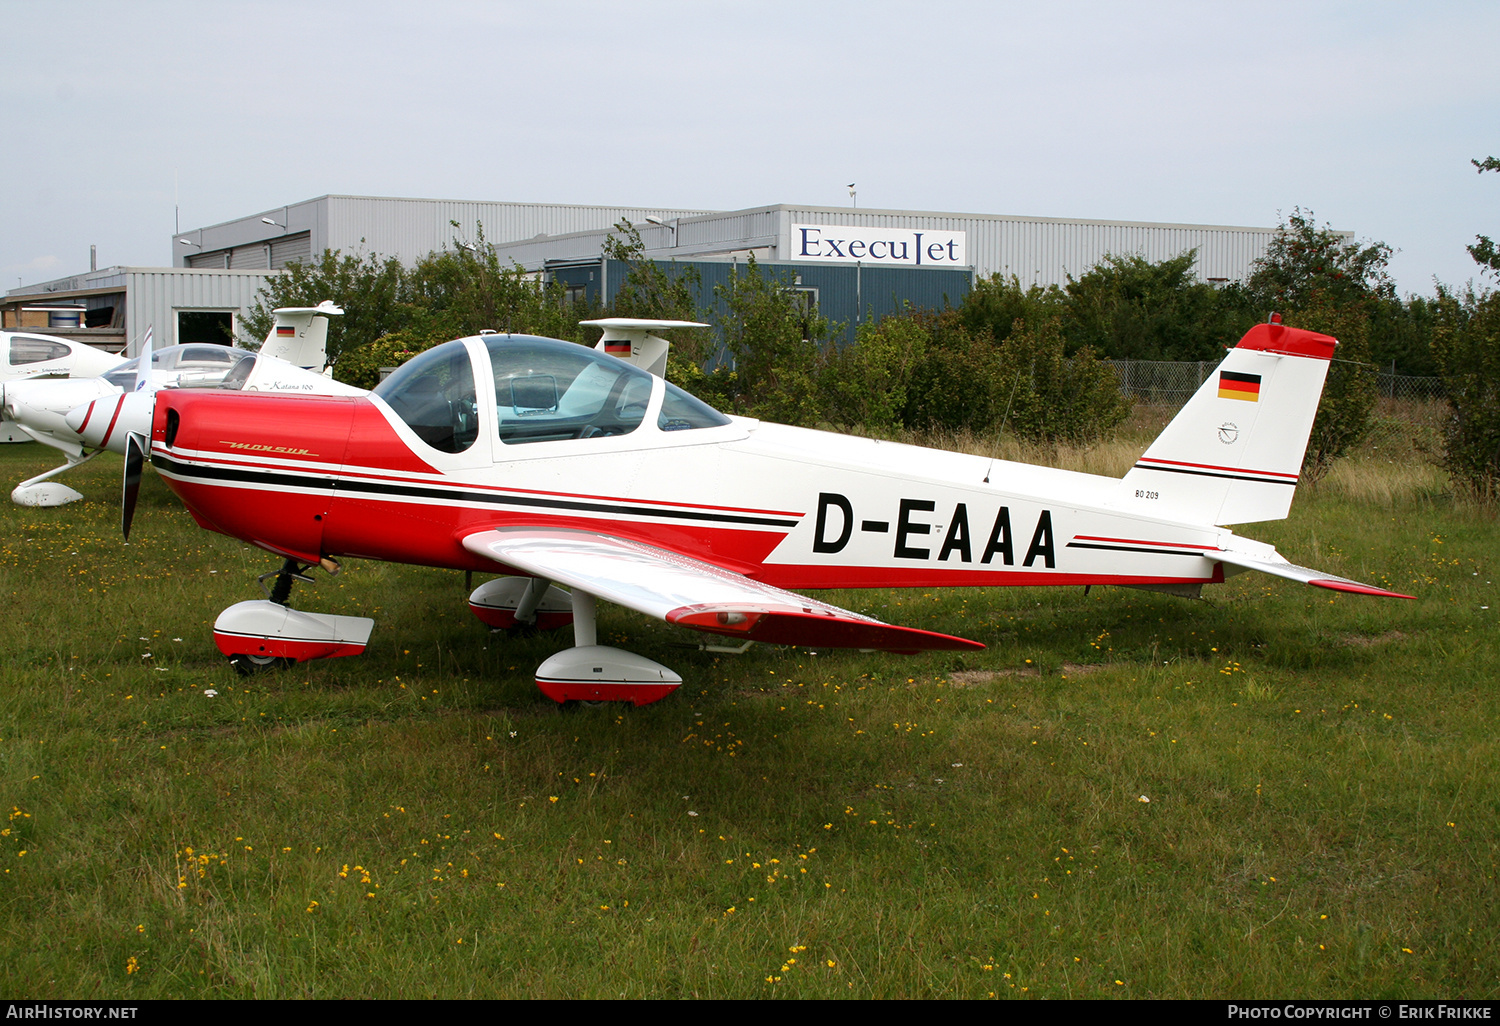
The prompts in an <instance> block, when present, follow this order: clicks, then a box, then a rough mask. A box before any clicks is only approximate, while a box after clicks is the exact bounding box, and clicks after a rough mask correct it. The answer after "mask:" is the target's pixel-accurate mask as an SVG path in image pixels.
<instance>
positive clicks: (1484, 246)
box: [1469, 157, 1500, 274]
mask: <svg viewBox="0 0 1500 1026" xmlns="http://www.w3.org/2000/svg"><path fill="white" fill-rule="evenodd" d="M1469 163H1470V164H1473V165H1474V167H1475V170H1476V172H1477V173H1478V174H1481V175H1482V174H1484V173H1485V172H1486V171H1500V159H1496V158H1495V157H1485V158H1484V159H1483V160H1471V161H1469ZM1474 240H1475V241H1474V245H1472V246H1470V247H1469V255H1470V256H1471V257H1473V258H1474V260H1475V262H1476V263H1478V264H1479V266H1481V267H1483V268H1484V269H1485V270H1486V271H1490V272H1492V273H1495V274H1500V249H1497V248H1496V246H1495V244H1494V243H1493V242H1492V241H1490V237H1489V236H1488V235H1476V236H1475V237H1474Z"/></svg>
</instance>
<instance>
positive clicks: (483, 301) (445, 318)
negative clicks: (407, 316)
mask: <svg viewBox="0 0 1500 1026" xmlns="http://www.w3.org/2000/svg"><path fill="white" fill-rule="evenodd" d="M451 223H452V225H453V227H454V228H457V227H458V222H456V221H454V222H451ZM408 293H409V301H410V303H411V306H412V308H413V316H412V330H414V331H416V332H417V333H418V334H421V335H432V336H441V337H442V341H447V340H448V339H452V338H461V337H464V336H466V335H477V334H479V333H480V332H481V331H485V330H490V331H502V332H514V333H517V334H532V335H546V336H549V337H551V338H561V339H568V340H570V341H575V342H576V341H581V340H582V332H581V330H580V329H579V327H578V322H579V321H580V320H585V319H587V318H588V317H589V316H590V315H591V314H594V313H596V312H597V311H595V310H592V309H590V308H588V307H586V306H584V305H583V304H573V303H568V302H567V301H566V293H565V290H564V287H563V286H562V284H561V283H556V282H554V283H553V284H552V285H550V286H548V285H543V284H542V283H541V282H540V281H539V280H537V278H536V276H535V275H533V274H531V273H530V272H528V271H526V270H525V269H524V268H523V267H521V266H520V265H519V264H513V265H512V266H510V267H504V266H502V265H501V263H500V258H499V256H498V255H497V254H496V252H495V247H494V246H492V245H490V244H489V243H487V242H486V241H485V238H484V226H483V225H482V224H481V225H479V227H478V231H477V238H476V240H475V241H474V243H472V244H470V243H468V242H465V241H463V240H461V239H457V238H455V239H454V240H453V246H452V248H451V249H443V250H439V251H437V252H433V253H429V254H428V255H427V256H425V257H423V258H422V259H421V260H419V261H417V263H416V264H415V265H414V266H413V267H412V269H411V271H410V272H409V274H408Z"/></svg>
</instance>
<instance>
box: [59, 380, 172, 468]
mask: <svg viewBox="0 0 1500 1026" xmlns="http://www.w3.org/2000/svg"><path fill="white" fill-rule="evenodd" d="M155 409H156V396H155V394H154V393H151V392H124V393H121V394H119V395H112V396H106V397H104V398H102V399H96V400H94V401H93V402H91V403H85V404H84V405H82V406H79V407H76V408H74V409H72V410H70V411H68V414H67V416H66V417H64V418H63V419H64V420H65V421H66V422H67V425H68V427H69V428H71V429H72V430H73V431H74V432H76V433H77V434H78V436H79V437H80V438H82V439H83V443H84V444H85V445H87V446H89V447H90V448H93V449H108V450H109V451H110V452H117V453H120V454H121V455H123V454H124V452H125V439H126V437H127V436H129V435H131V434H137V435H143V436H145V435H150V434H151V417H152V414H153V413H154V412H155Z"/></svg>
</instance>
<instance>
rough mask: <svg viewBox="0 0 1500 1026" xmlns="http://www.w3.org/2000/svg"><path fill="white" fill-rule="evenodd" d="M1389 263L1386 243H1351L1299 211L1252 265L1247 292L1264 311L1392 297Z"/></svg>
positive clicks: (1306, 213)
mask: <svg viewBox="0 0 1500 1026" xmlns="http://www.w3.org/2000/svg"><path fill="white" fill-rule="evenodd" d="M1390 259H1391V247H1389V246H1387V245H1386V244H1385V243H1383V242H1366V243H1359V242H1354V241H1352V240H1350V239H1346V238H1344V236H1343V235H1341V234H1339V233H1338V232H1335V231H1334V230H1333V228H1332V227H1331V226H1329V225H1324V226H1323V227H1322V228H1319V227H1318V224H1317V219H1316V218H1315V217H1314V215H1313V212H1312V211H1311V210H1309V211H1306V212H1303V210H1302V208H1301V207H1297V208H1296V209H1294V210H1293V211H1292V215H1291V217H1289V218H1287V219H1286V220H1285V221H1283V222H1281V224H1279V225H1278V226H1277V227H1276V235H1275V236H1274V237H1273V238H1272V239H1271V244H1270V246H1269V247H1267V249H1266V252H1265V255H1263V256H1261V257H1260V258H1259V259H1257V260H1256V261H1255V263H1254V264H1253V265H1252V268H1253V269H1252V271H1251V273H1250V278H1249V280H1248V281H1247V282H1246V288H1247V290H1248V291H1249V293H1250V296H1251V298H1252V300H1254V301H1255V302H1256V303H1257V304H1258V305H1259V306H1260V307H1262V308H1264V309H1265V310H1268V311H1269V310H1282V311H1285V310H1296V309H1300V308H1302V307H1304V306H1311V305H1314V304H1315V303H1317V304H1324V303H1333V304H1341V303H1361V304H1362V303H1364V302H1366V301H1367V300H1370V299H1376V298H1394V297H1395V295H1396V287H1395V283H1393V282H1392V281H1391V277H1390V275H1389V274H1388V273H1387V272H1386V265H1387V264H1388V263H1389V262H1390ZM1313 293H1318V297H1317V298H1316V300H1315V299H1314V297H1313Z"/></svg>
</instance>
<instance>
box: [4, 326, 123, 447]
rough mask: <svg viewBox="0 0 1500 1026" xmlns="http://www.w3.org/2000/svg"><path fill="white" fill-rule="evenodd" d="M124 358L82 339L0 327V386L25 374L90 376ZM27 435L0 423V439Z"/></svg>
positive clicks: (26, 438)
mask: <svg viewBox="0 0 1500 1026" xmlns="http://www.w3.org/2000/svg"><path fill="white" fill-rule="evenodd" d="M123 362H125V358H124V357H122V356H118V355H116V354H114V353H106V352H105V351H104V350H102V349H96V348H95V347H93V346H91V345H88V344H87V343H85V342H74V341H72V340H71V339H66V338H53V337H52V336H51V335H45V334H38V333H36V332H29V331H0V389H3V388H4V386H5V383H6V382H10V381H22V380H25V379H28V378H92V377H96V376H97V375H100V374H103V373H105V372H106V371H108V370H110V369H112V368H114V367H117V366H119V365H120V364H121V363H123ZM30 440H31V438H30V436H29V435H27V434H26V433H25V432H23V431H21V430H20V429H18V428H17V429H13V428H12V425H9V424H4V423H0V442H29V441H30Z"/></svg>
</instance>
